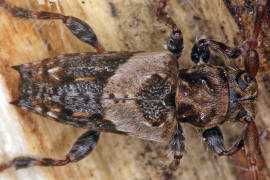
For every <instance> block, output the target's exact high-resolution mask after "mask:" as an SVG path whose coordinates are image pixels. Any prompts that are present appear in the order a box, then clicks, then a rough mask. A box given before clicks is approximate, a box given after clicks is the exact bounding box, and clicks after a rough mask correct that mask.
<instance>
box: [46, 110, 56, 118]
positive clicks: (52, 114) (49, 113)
mask: <svg viewBox="0 0 270 180" xmlns="http://www.w3.org/2000/svg"><path fill="white" fill-rule="evenodd" d="M47 115H48V116H51V117H53V118H58V116H57V114H55V113H54V112H52V111H48V112H47Z"/></svg>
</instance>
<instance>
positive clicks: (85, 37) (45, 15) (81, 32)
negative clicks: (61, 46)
mask: <svg viewBox="0 0 270 180" xmlns="http://www.w3.org/2000/svg"><path fill="white" fill-rule="evenodd" d="M0 7H3V8H4V9H5V10H6V11H7V12H9V13H11V14H12V15H13V16H14V17H18V18H26V19H40V20H53V19H60V20H62V21H63V23H64V24H65V25H66V27H67V28H68V29H69V31H70V32H71V33H72V34H73V35H75V36H76V37H77V38H78V39H79V40H81V41H83V42H85V43H87V44H89V45H91V46H93V47H94V48H95V49H96V51H97V52H104V51H105V49H104V47H103V46H102V45H101V43H100V42H99V41H98V39H97V36H96V34H95V32H94V31H93V29H92V28H91V27H90V26H89V25H88V24H87V23H86V22H84V21H82V20H80V19H78V18H76V17H72V16H64V15H62V14H59V13H52V12H45V11H40V12H39V11H31V10H28V9H24V8H19V7H16V6H12V5H10V4H8V3H7V2H6V0H0Z"/></svg>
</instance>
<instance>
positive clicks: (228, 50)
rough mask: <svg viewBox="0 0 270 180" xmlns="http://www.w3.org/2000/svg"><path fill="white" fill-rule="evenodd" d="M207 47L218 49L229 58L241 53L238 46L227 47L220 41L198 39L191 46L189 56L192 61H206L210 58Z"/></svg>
mask: <svg viewBox="0 0 270 180" xmlns="http://www.w3.org/2000/svg"><path fill="white" fill-rule="evenodd" d="M209 47H210V48H212V49H214V50H218V51H220V52H221V53H223V54H224V55H226V56H227V57H229V58H237V57H239V56H240V55H241V50H240V48H238V47H236V48H233V47H229V46H227V45H225V44H223V43H221V42H217V41H214V40H209V39H200V40H199V41H198V42H197V43H196V44H195V45H194V46H193V48H192V51H191V54H190V57H191V60H192V61H193V62H194V63H196V64H197V63H201V64H202V63H207V62H208V60H209V58H210V50H209Z"/></svg>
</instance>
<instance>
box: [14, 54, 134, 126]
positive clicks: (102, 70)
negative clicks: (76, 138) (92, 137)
mask: <svg viewBox="0 0 270 180" xmlns="http://www.w3.org/2000/svg"><path fill="white" fill-rule="evenodd" d="M133 54H134V52H117V53H115V52H108V53H103V54H99V53H93V52H89V53H75V54H67V55H58V56H55V57H52V58H49V59H44V60H41V61H35V62H33V63H28V64H23V65H19V66H15V67H14V68H15V69H16V70H18V71H19V73H20V76H21V79H20V92H19V94H20V97H19V98H18V99H17V100H15V101H14V102H13V103H14V104H16V105H18V106H20V107H22V108H24V109H27V110H30V111H34V112H36V113H39V114H42V115H44V116H49V117H52V118H54V119H55V120H56V121H59V122H62V123H65V124H69V125H73V126H76V127H81V128H91V129H99V130H107V131H115V125H114V124H113V123H112V122H111V121H109V120H105V119H103V114H104V111H103V107H102V105H101V103H100V100H101V97H102V94H103V88H104V87H105V86H106V83H107V81H108V79H109V78H110V77H111V76H112V75H113V74H114V72H115V70H116V69H117V68H118V66H119V65H120V64H123V63H125V62H126V61H127V60H128V59H129V58H130V57H131V56H133ZM111 99H113V98H112V97H111Z"/></svg>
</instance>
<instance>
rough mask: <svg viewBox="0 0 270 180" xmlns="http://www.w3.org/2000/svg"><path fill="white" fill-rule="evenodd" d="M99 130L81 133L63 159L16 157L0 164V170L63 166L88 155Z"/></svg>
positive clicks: (97, 137) (94, 144)
mask: <svg viewBox="0 0 270 180" xmlns="http://www.w3.org/2000/svg"><path fill="white" fill-rule="evenodd" d="M99 135H100V133H99V132H96V131H87V132H85V133H84V134H82V135H81V136H80V137H79V138H78V140H77V141H76V142H75V143H74V145H73V146H72V148H71V149H70V151H69V152H68V153H67V155H66V158H65V159H64V160H55V159H52V158H32V157H23V156H22V157H17V158H14V159H13V160H11V161H8V162H5V163H1V164H0V172H1V171H4V170H6V169H8V168H11V167H15V168H16V169H22V168H27V167H31V166H64V165H66V164H68V163H71V162H77V161H79V160H81V159H83V158H84V157H85V156H86V155H88V154H89V153H90V152H91V151H92V150H93V149H94V147H95V146H96V144H97V141H98V139H99Z"/></svg>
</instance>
